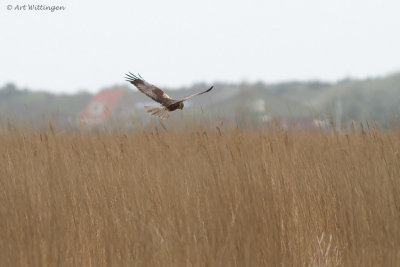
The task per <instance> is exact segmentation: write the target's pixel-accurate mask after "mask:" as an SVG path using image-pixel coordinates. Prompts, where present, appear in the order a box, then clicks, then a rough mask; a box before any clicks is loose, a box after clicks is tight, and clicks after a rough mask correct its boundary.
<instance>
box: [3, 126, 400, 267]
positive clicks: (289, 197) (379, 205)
mask: <svg viewBox="0 0 400 267" xmlns="http://www.w3.org/2000/svg"><path fill="white" fill-rule="evenodd" d="M0 266H400V131H398V130H390V131H389V130H386V131H384V130H379V129H370V130H368V131H349V132H341V133H335V132H332V131H324V130H318V129H315V130H308V131H304V130H289V131H283V130H281V129H274V130H245V129H237V128H235V127H231V128H225V129H220V128H207V129H202V128H201V127H186V128H185V129H184V130H182V129H180V130H173V129H168V130H167V131H166V130H164V129H162V128H160V129H156V128H152V129H147V130H143V131H135V132H131V133H128V132H121V131H114V132H111V131H108V132H107V131H99V132H90V131H79V132H78V131H69V132H63V131H57V130H56V129H54V128H53V127H49V129H48V130H43V131H38V130H29V129H11V128H10V129H8V130H5V131H3V132H1V133H0Z"/></svg>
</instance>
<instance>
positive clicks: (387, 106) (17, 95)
mask: <svg viewBox="0 0 400 267" xmlns="http://www.w3.org/2000/svg"><path fill="white" fill-rule="evenodd" d="M214 86H215V89H214V90H213V91H212V93H211V94H207V95H205V96H204V97H199V98H196V99H193V102H190V103H188V105H187V106H189V107H187V109H185V115H187V116H188V117H189V118H197V117H198V116H200V115H203V116H204V114H208V115H210V116H213V117H219V118H226V119H234V120H236V121H237V122H241V121H248V120H252V121H256V122H267V121H270V120H271V118H280V119H292V120H301V119H305V118H311V117H319V118H327V119H329V118H332V117H333V116H335V114H336V116H337V114H338V112H339V114H340V116H341V119H342V120H343V121H347V122H349V121H353V120H356V121H362V120H367V119H368V120H375V121H376V122H377V123H378V124H379V125H381V126H383V127H386V126H388V125H389V124H390V123H392V122H393V120H396V118H397V117H398V116H399V115H400V73H395V74H391V75H388V76H385V77H375V78H367V79H362V80H358V79H350V78H349V79H344V80H341V81H338V82H335V83H329V82H321V81H306V82H299V81H289V82H282V83H275V84H266V83H262V82H258V83H246V82H243V83H240V84H232V83H220V82H217V83H215V84H214ZM205 87H207V84H202V83H199V84H193V85H192V86H190V87H184V88H169V89H166V90H165V91H166V92H167V93H168V94H169V95H170V96H171V97H172V98H179V97H183V96H185V95H187V94H190V93H192V92H194V91H198V90H202V89H204V88H205ZM116 88H118V89H124V90H125V91H126V92H127V93H129V95H128V96H127V97H128V98H131V100H132V102H131V103H134V105H133V106H132V107H129V106H128V107H125V109H130V110H131V111H132V116H133V117H134V118H136V119H139V118H147V117H148V115H147V114H146V113H145V112H144V111H143V109H142V108H141V106H143V105H144V104H143V103H146V104H151V101H149V99H148V98H146V96H144V95H143V94H141V93H140V92H138V91H137V90H136V89H134V88H133V86H131V85H129V84H121V85H115V86H112V87H108V88H103V89H116ZM101 90H102V89H101ZM93 96H94V94H91V93H88V92H84V91H82V92H78V93H76V94H53V93H49V92H45V91H37V90H34V91H33V90H30V88H17V87H16V86H15V85H14V84H6V85H3V86H2V87H0V116H1V117H2V118H3V119H4V118H13V117H18V118H24V119H29V120H31V121H33V122H35V121H39V120H41V119H43V118H44V117H50V116H55V117H57V119H58V120H59V121H60V122H62V123H69V124H77V123H78V119H79V116H80V114H82V112H83V110H84V109H85V107H86V106H87V105H88V103H89V101H90V99H91V98H92V97H93ZM154 104H155V105H156V104H157V103H154ZM190 106H192V107H190ZM146 116H147V117H146ZM175 116H176V115H175Z"/></svg>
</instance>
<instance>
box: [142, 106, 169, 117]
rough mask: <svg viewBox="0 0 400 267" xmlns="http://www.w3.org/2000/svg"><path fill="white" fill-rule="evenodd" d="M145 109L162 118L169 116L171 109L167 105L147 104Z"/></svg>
mask: <svg viewBox="0 0 400 267" xmlns="http://www.w3.org/2000/svg"><path fill="white" fill-rule="evenodd" d="M144 109H145V110H146V111H147V112H149V113H151V115H153V116H156V117H158V118H160V119H166V118H168V117H169V111H168V109H167V108H166V107H163V106H161V107H149V106H145V107H144Z"/></svg>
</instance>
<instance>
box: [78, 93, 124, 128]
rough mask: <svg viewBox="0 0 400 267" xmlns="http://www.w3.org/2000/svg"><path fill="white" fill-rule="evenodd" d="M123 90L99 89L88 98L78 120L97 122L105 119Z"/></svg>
mask: <svg viewBox="0 0 400 267" xmlns="http://www.w3.org/2000/svg"><path fill="white" fill-rule="evenodd" d="M123 92H124V91H123V90H122V89H106V90H102V91H100V92H99V93H98V94H97V95H95V96H94V97H93V98H92V99H91V100H90V102H89V104H88V105H87V106H86V108H85V110H84V111H83V113H82V115H81V117H80V121H82V122H88V123H98V122H102V121H104V120H106V119H107V118H108V117H109V116H110V113H111V111H112V110H113V109H114V108H115V106H117V104H118V102H119V100H120V98H121V96H122V94H123Z"/></svg>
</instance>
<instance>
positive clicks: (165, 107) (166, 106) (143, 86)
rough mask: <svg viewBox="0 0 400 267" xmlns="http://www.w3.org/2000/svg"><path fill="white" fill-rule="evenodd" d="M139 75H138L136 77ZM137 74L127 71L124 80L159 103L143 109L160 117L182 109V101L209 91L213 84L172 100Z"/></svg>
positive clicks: (164, 117)
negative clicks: (202, 89) (200, 90)
mask: <svg viewBox="0 0 400 267" xmlns="http://www.w3.org/2000/svg"><path fill="white" fill-rule="evenodd" d="M138 76H139V77H138ZM138 76H136V75H134V74H132V73H130V72H129V73H128V74H126V77H125V78H126V80H127V81H128V82H130V83H131V84H133V85H134V86H136V88H137V89H139V91H140V92H142V93H144V94H145V95H147V96H148V97H150V98H151V99H153V100H154V101H156V102H158V103H160V104H161V106H160V107H148V106H145V107H144V108H145V110H146V111H147V112H149V113H151V115H154V116H157V117H159V118H161V119H166V118H168V117H169V112H171V111H174V110H176V109H183V107H184V104H183V102H184V101H186V100H188V99H190V98H192V97H194V96H197V95H201V94H204V93H207V92H209V91H211V89H213V87H214V86H211V87H210V88H209V89H207V90H206V91H204V92H200V93H196V94H192V95H189V96H186V97H184V98H182V99H178V100H174V99H172V98H170V97H169V96H168V95H167V94H166V93H165V92H164V91H163V90H161V89H160V88H158V87H156V86H154V85H152V84H150V83H148V82H146V81H145V80H144V79H143V78H142V77H141V76H140V74H138Z"/></svg>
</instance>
